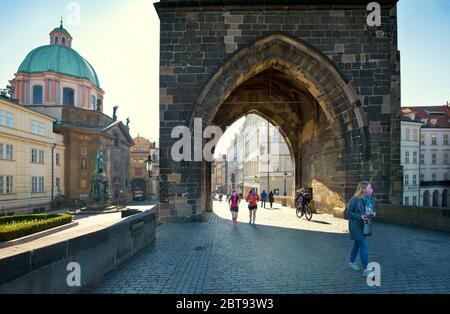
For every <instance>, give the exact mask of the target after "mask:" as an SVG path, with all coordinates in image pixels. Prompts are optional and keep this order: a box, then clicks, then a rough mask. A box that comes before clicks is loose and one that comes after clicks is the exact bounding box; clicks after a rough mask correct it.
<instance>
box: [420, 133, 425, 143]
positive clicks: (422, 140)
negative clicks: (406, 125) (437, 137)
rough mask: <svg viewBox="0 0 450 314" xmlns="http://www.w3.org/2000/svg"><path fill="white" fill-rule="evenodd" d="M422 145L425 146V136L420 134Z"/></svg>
mask: <svg viewBox="0 0 450 314" xmlns="http://www.w3.org/2000/svg"><path fill="white" fill-rule="evenodd" d="M420 144H421V145H425V134H420Z"/></svg>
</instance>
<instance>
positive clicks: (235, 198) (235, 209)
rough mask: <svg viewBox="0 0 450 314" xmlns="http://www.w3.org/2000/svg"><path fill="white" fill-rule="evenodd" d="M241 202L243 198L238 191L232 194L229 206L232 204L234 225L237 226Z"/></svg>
mask: <svg viewBox="0 0 450 314" xmlns="http://www.w3.org/2000/svg"><path fill="white" fill-rule="evenodd" d="M240 202H241V198H240V197H239V194H237V193H236V190H233V191H232V192H231V195H230V197H229V198H228V204H230V211H231V217H232V219H233V224H234V225H237V218H238V212H239V203H240Z"/></svg>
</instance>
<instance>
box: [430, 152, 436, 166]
mask: <svg viewBox="0 0 450 314" xmlns="http://www.w3.org/2000/svg"><path fill="white" fill-rule="evenodd" d="M431 164H432V165H435V164H436V154H431Z"/></svg>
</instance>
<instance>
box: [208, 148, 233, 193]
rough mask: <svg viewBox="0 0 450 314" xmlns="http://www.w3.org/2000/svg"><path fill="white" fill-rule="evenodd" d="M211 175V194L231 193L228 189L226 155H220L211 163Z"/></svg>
mask: <svg viewBox="0 0 450 314" xmlns="http://www.w3.org/2000/svg"><path fill="white" fill-rule="evenodd" d="M212 173H213V174H212V175H213V180H212V183H213V186H212V191H213V193H219V194H225V195H227V194H229V193H230V192H231V191H229V189H228V162H227V156H226V155H220V156H219V157H218V158H216V159H215V160H214V161H213V163H212Z"/></svg>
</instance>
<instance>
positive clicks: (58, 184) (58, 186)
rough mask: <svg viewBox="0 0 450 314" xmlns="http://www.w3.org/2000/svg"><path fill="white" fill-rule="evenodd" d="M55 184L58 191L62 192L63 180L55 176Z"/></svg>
mask: <svg viewBox="0 0 450 314" xmlns="http://www.w3.org/2000/svg"><path fill="white" fill-rule="evenodd" d="M55 185H56V193H60V192H61V188H60V187H61V181H60V179H59V178H55Z"/></svg>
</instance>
